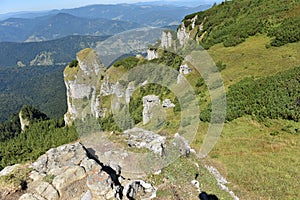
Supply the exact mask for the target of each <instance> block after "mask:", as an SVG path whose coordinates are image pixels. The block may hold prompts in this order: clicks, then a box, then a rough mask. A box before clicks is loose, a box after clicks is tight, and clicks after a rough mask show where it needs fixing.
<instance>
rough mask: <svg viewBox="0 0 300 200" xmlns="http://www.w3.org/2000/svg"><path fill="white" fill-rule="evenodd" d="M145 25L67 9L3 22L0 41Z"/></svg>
mask: <svg viewBox="0 0 300 200" xmlns="http://www.w3.org/2000/svg"><path fill="white" fill-rule="evenodd" d="M138 27H141V25H139V24H137V23H134V22H128V21H121V20H111V19H103V18H100V17H98V18H96V19H94V18H92V19H91V18H82V17H76V16H73V15H71V14H67V13H58V14H51V15H47V16H42V17H37V18H32V19H22V18H9V19H6V20H4V21H1V22H0V33H1V36H0V41H6V42H23V41H27V42H30V41H45V40H53V39H58V38H62V37H66V36H68V35H90V36H104V35H114V34H117V33H120V32H123V31H126V30H130V29H134V28H138Z"/></svg>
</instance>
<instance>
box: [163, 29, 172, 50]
mask: <svg viewBox="0 0 300 200" xmlns="http://www.w3.org/2000/svg"><path fill="white" fill-rule="evenodd" d="M172 44H173V39H172V33H171V32H170V31H163V33H162V37H161V47H162V48H166V49H167V48H171V47H172Z"/></svg>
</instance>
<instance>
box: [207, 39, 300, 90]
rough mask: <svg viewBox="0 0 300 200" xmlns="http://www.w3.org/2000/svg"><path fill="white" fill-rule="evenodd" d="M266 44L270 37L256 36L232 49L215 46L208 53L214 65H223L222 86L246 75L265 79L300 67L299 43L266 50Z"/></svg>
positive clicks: (219, 45)
mask: <svg viewBox="0 0 300 200" xmlns="http://www.w3.org/2000/svg"><path fill="white" fill-rule="evenodd" d="M269 41H270V38H268V37H266V36H264V35H258V36H254V37H250V38H248V39H247V40H246V41H245V42H244V43H242V44H239V45H237V46H236V47H224V46H223V45H222V44H217V45H215V46H213V47H211V48H210V49H209V50H208V53H209V54H210V55H211V56H212V58H213V59H214V61H215V62H217V61H222V62H223V63H225V64H226V69H225V70H223V71H222V72H221V75H222V78H223V80H224V83H225V85H226V86H228V85H231V84H234V83H236V82H237V81H239V80H241V79H243V78H245V77H248V76H254V77H262V76H269V75H272V74H276V73H277V72H279V71H283V70H286V69H289V68H292V67H296V66H300V42H297V43H290V44H286V45H284V46H281V47H270V48H266V47H265V45H266V44H267V43H268V42H269Z"/></svg>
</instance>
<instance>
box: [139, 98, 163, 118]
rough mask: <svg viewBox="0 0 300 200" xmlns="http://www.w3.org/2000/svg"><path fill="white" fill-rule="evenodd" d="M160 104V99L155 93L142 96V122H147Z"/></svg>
mask: <svg viewBox="0 0 300 200" xmlns="http://www.w3.org/2000/svg"><path fill="white" fill-rule="evenodd" d="M159 106H160V99H159V98H158V96H156V95H147V96H145V97H143V124H147V123H148V122H149V121H150V120H151V118H152V117H153V116H154V112H155V111H156V110H157V109H158V108H159Z"/></svg>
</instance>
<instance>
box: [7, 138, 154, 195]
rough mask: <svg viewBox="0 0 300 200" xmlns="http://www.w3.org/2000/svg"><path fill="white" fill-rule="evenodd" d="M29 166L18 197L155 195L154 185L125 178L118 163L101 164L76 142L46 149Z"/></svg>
mask: <svg viewBox="0 0 300 200" xmlns="http://www.w3.org/2000/svg"><path fill="white" fill-rule="evenodd" d="M31 168H32V171H31V174H30V178H31V180H32V181H31V182H30V183H29V184H28V188H27V190H26V193H25V194H23V195H22V196H21V197H20V200H28V199H29V200H31V199H41V200H42V199H43V200H44V199H47V200H56V199H65V200H69V199H80V200H91V199H103V200H105V199H152V198H155V197H156V188H155V187H153V186H152V185H151V184H148V183H146V182H144V181H143V180H129V179H128V180H127V179H125V178H124V177H123V176H122V171H121V170H122V169H121V167H120V166H119V165H118V164H116V163H113V162H112V163H109V164H108V165H105V164H103V163H101V161H99V160H97V158H95V157H93V155H92V154H91V153H90V152H89V151H88V150H87V149H86V148H85V147H84V146H83V145H82V144H81V143H79V142H77V143H74V144H66V145H63V146H60V147H57V148H53V149H50V150H48V151H47V152H46V153H45V154H44V155H42V156H40V157H39V158H38V159H37V160H36V161H35V162H34V163H32V165H31ZM7 169H8V168H7Z"/></svg>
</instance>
